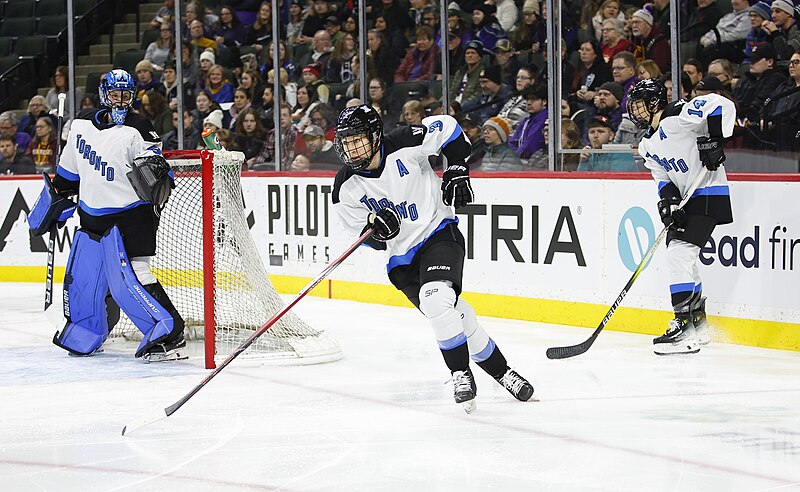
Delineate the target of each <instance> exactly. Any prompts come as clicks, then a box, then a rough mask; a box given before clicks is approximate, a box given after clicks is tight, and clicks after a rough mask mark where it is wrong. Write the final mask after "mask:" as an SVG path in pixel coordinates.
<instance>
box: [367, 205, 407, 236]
mask: <svg viewBox="0 0 800 492" xmlns="http://www.w3.org/2000/svg"><path fill="white" fill-rule="evenodd" d="M367 222H368V225H367V227H372V228H373V229H374V230H375V234H373V235H372V237H373V238H375V239H377V240H378V241H382V242H385V241H388V240H390V239H394V238H396V237H397V235H398V234H400V214H399V213H397V210H395V209H394V208H392V207H387V208H384V209H381V210H380V211H378V213H371V214H369V216H368V217H367Z"/></svg>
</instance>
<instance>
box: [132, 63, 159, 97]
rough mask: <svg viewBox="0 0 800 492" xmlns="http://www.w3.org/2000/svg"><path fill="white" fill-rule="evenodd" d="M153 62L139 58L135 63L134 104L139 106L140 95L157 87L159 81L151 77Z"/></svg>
mask: <svg viewBox="0 0 800 492" xmlns="http://www.w3.org/2000/svg"><path fill="white" fill-rule="evenodd" d="M153 71H154V69H153V64H152V63H150V60H141V61H140V62H139V63H137V64H136V82H137V83H136V102H135V103H134V106H135V107H136V108H139V107H140V105H141V102H142V96H144V93H145V92H147V91H149V90H150V89H158V85H159V81H158V80H157V79H156V78H155V77H153Z"/></svg>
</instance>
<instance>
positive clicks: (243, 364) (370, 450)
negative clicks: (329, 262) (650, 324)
mask: <svg viewBox="0 0 800 492" xmlns="http://www.w3.org/2000/svg"><path fill="white" fill-rule="evenodd" d="M41 304H42V286H41V285H36V284H15V285H10V284H0V307H2V310H1V311H0V312H2V317H1V318H0V490H3V491H39V490H53V491H73V490H74V491H86V490H91V491H111V490H130V491H141V490H148V491H149V490H153V491H162V490H164V491H166V490H169V491H183V490H186V491H227V490H284V491H297V490H312V491H362V490H377V491H393V490H397V491H449V490H453V491H465V490H496V491H517V490H521V491H538V490H543V491H561V490H570V491H572V490H579V491H584V490H585V491H595V490H604V491H661V490H664V491H684V490H687V491H695V490H696V491H718V490H719V491H729V490H730V491H757V490H758V491H768V490H769V491H772V490H780V491H788V490H798V489H800V378H798V376H799V375H800V354H798V353H795V352H785V351H778V350H765V349H755V348H749V347H740V346H734V345H722V344H714V345H711V346H710V347H709V348H704V349H703V350H702V351H701V353H700V354H698V355H696V356H673V357H657V356H655V355H653V353H652V351H651V347H650V344H651V341H650V337H647V336H642V335H631V334H622V333H614V332H607V333H603V334H602V335H601V336H600V338H599V339H598V341H597V343H595V345H594V347H592V349H591V350H590V351H589V352H587V353H586V354H584V355H583V356H580V357H577V358H574V359H570V360H564V361H550V360H548V359H547V358H546V357H545V355H544V353H545V349H546V348H547V347H550V346H555V345H568V344H573V343H577V342H580V341H582V340H584V339H585V338H586V337H587V336H588V335H589V334H590V331H589V330H586V329H579V328H573V327H559V326H553V325H543V324H536V323H524V322H514V321H507V320H497V319H486V318H484V319H482V322H483V324H484V326H485V327H486V329H487V330H488V331H489V333H490V334H491V336H492V337H493V338H494V340H495V341H496V342H497V343H498V345H499V346H500V347H501V349H502V350H503V352H504V353H505V355H506V356H507V358H508V359H509V361H510V364H511V365H512V367H515V368H516V369H517V370H518V371H519V372H520V373H521V374H523V375H525V376H526V377H528V378H529V379H531V381H532V382H533V384H534V387H535V389H536V395H537V396H538V398H540V399H541V401H540V402H536V403H533V402H528V403H521V402H518V401H515V400H513V399H512V398H511V396H510V395H508V394H507V393H506V392H505V390H503V389H502V388H500V387H499V386H498V385H497V384H496V383H494V381H492V380H491V379H490V378H489V377H488V376H487V375H485V374H484V373H482V372H480V370H478V372H476V374H477V382H478V409H477V411H476V412H475V413H474V414H472V415H466V414H465V413H464V412H463V410H462V409H461V407H460V406H457V405H456V404H455V403H453V401H452V388H451V386H450V385H449V384H445V381H446V380H447V378H448V372H447V370H446V368H445V366H444V363H443V361H442V358H441V355H440V354H439V352H438V350H437V348H436V344H435V342H434V339H433V335H432V332H431V329H430V328H429V327H428V325H427V322H426V321H425V319H424V318H423V317H422V316H421V315H420V314H419V313H417V312H416V311H414V310H412V309H405V308H391V307H384V306H373V305H368V304H360V303H355V302H346V301H331V300H324V299H317V298H306V299H304V300H303V301H301V302H300V303H299V304H298V306H297V307H296V310H297V311H298V313H299V314H300V315H301V316H302V317H303V318H305V319H306V320H308V321H309V322H311V323H312V324H313V325H316V326H326V327H327V328H328V329H329V330H330V331H331V332H332V333H333V334H334V335H335V336H336V338H337V339H338V340H339V342H340V343H341V345H342V348H343V350H344V353H345V357H344V359H342V360H341V361H339V362H335V363H331V364H323V365H316V366H294V367H274V366H271V365H265V364H261V363H258V362H256V361H252V360H249V361H248V360H236V361H234V362H233V364H231V365H230V366H229V367H228V369H226V370H225V371H223V372H222V373H221V374H220V375H219V376H218V377H217V378H215V379H214V380H213V381H211V382H210V383H209V384H208V386H206V387H205V388H203V390H201V391H200V392H199V393H198V394H197V395H196V396H195V397H194V398H193V399H191V400H190V401H189V402H188V403H187V404H186V405H185V406H184V407H183V408H181V409H180V410H179V411H178V412H177V413H175V414H174V415H173V416H171V417H170V418H169V419H166V420H164V421H161V422H158V423H156V424H153V425H151V426H149V427H145V428H142V429H140V430H139V431H138V432H137V433H134V434H133V435H130V436H126V437H122V436H121V435H120V431H121V429H122V427H123V426H124V425H125V424H126V422H128V421H131V420H134V419H135V418H136V417H137V416H138V415H140V414H142V413H143V412H152V411H154V410H158V409H159V408H164V407H166V406H168V405H170V404H172V403H173V402H175V401H176V400H178V399H179V398H180V397H181V396H183V395H184V394H185V393H186V392H188V391H189V390H190V389H191V388H192V387H194V385H196V384H197V383H199V382H200V380H201V379H202V378H203V376H204V374H206V371H205V370H204V369H202V367H201V362H200V360H199V359H195V360H192V361H189V362H187V363H171V364H170V363H167V364H150V365H145V364H142V363H140V362H139V361H137V360H135V359H134V358H133V355H132V353H133V350H134V348H135V345H114V346H112V347H110V348H109V349H108V350H107V351H106V352H105V353H104V354H102V355H99V356H97V357H92V358H74V357H68V356H67V355H66V353H65V352H64V351H62V350H61V349H59V348H57V347H56V346H54V345H53V344H52V343H50V341H51V338H52V336H53V328H51V326H50V325H49V324H48V323H47V322H46V321H45V319H44V317H43V315H42V314H41V313H40V310H41Z"/></svg>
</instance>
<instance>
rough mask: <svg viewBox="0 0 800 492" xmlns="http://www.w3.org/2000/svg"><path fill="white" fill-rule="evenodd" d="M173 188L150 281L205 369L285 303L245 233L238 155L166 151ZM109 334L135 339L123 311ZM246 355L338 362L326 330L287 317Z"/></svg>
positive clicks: (337, 352) (163, 215) (136, 333)
mask: <svg viewBox="0 0 800 492" xmlns="http://www.w3.org/2000/svg"><path fill="white" fill-rule="evenodd" d="M165 157H166V158H167V160H168V161H169V163H170V166H171V167H172V170H173V172H174V173H175V185H176V187H175V189H174V190H172V194H171V195H170V198H169V202H168V203H167V205H166V207H165V208H164V210H163V211H162V213H161V222H160V226H159V230H158V236H157V247H158V249H157V253H156V256H155V257H154V258H153V259H152V261H151V264H150V266H151V268H152V270H153V273H154V274H155V276H156V278H158V280H159V282H161V284H162V285H163V286H164V288H165V290H166V291H167V293H168V294H169V296H170V299H172V302H173V303H174V304H175V307H176V309H177V310H178V312H179V313H181V316H183V318H184V320H185V321H186V331H185V334H186V338H187V339H188V340H192V339H203V340H204V343H205V363H206V367H207V368H213V367H215V358H217V360H222V359H224V358H225V357H227V356H228V355H229V354H230V353H231V352H232V351H233V350H234V349H236V348H237V347H238V346H239V345H240V344H241V343H242V342H243V341H244V340H246V339H247V338H248V337H249V336H250V335H252V334H253V332H254V331H255V330H257V329H258V328H259V327H260V326H261V325H262V324H263V323H264V322H266V321H267V319H269V317H270V316H271V315H273V314H274V313H276V312H277V311H278V310H280V309H281V308H282V307H283V306H284V305H285V304H284V303H283V300H282V299H281V298H280V296H279V295H278V292H277V291H276V290H275V288H274V287H273V285H272V283H271V282H270V280H269V276H268V274H267V271H266V268H265V267H264V263H263V261H262V260H261V256H260V255H259V253H258V249H257V248H256V245H255V242H254V241H253V238H252V236H251V235H250V228H249V226H248V223H247V218H246V217H245V210H244V203H243V194H242V186H241V171H242V164H243V162H244V154H242V153H241V152H228V151H205V150H203V151H193V150H190V151H175V152H165ZM122 318H123V319H122V320H120V323H119V324H118V328H115V330H114V333H112V336H122V337H126V338H133V339H135V338H137V337H138V338H139V339H141V335H140V334H139V331H138V330H137V329H136V327H135V326H133V324H132V323H131V322H130V320H128V319H127V318H126V317H125V316H124V314H123V316H122ZM243 355H248V356H251V357H259V358H269V359H283V360H286V361H287V362H290V363H295V364H313V363H320V362H329V361H333V360H337V359H340V358H341V356H342V353H341V349H340V348H339V344H338V343H337V342H336V340H335V339H334V338H333V337H331V336H330V334H328V333H327V332H325V331H320V330H316V329H314V328H312V327H311V326H309V325H308V324H307V323H306V322H304V321H303V320H302V319H300V318H299V317H298V316H297V315H295V314H294V313H293V312H291V311H289V312H288V313H286V314H285V315H284V316H283V317H282V318H281V319H280V320H279V321H278V322H277V323H276V324H275V325H273V326H272V328H270V329H269V330H268V331H267V332H266V333H264V334H263V335H262V336H261V337H260V338H258V339H257V340H256V341H255V343H253V344H252V345H251V346H250V348H249V349H248V351H247V352H246V354H243Z"/></svg>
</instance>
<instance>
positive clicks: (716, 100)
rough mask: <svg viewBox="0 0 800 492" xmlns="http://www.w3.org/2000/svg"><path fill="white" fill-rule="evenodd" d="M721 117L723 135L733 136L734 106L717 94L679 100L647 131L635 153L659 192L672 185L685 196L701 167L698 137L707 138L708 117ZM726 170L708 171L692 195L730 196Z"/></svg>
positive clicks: (721, 168) (726, 136) (722, 168)
mask: <svg viewBox="0 0 800 492" xmlns="http://www.w3.org/2000/svg"><path fill="white" fill-rule="evenodd" d="M709 116H720V117H721V122H722V128H721V130H722V136H723V137H725V138H728V137H730V136H731V135H732V134H733V127H734V124H735V121H736V106H735V105H734V104H733V102H732V101H731V100H730V99H727V98H725V97H723V96H720V95H717V94H707V95H705V96H698V97H695V98H694V99H692V100H691V101H689V102H686V101H678V102H675V103H672V104H670V105H669V106H667V109H666V110H664V112H663V113H662V116H661V120H660V121H659V124H658V128H657V129H656V130H654V131H649V132H648V133H647V135H645V137H644V138H642V141H641V143H640V144H639V149H638V152H639V154H640V155H641V156H642V157H643V158H644V163H645V166H647V168H648V169H649V170H650V171H651V173H652V175H653V179H655V180H656V182H657V183H658V188H659V190H660V189H661V188H663V187H664V186H665V185H666V184H667V183H670V182H672V183H674V184H675V185H676V186H677V187H678V190H680V193H681V195H684V194H686V191H687V190H688V188H689V186H691V184H692V182H694V180H695V178H696V177H697V174H698V173H699V172H700V170H701V169H702V168H703V163H702V161H701V160H700V153H699V151H698V150H697V137H701V136H706V137H707V136H709V131H708V117H709ZM729 194H730V192H729V190H728V178H727V176H726V175H725V168H724V167H720V168H719V169H718V170H716V171H714V172H709V173H708V174H706V177H705V178H703V180H702V182H701V183H700V185H699V186H698V187H697V190H696V191H695V192H694V194H693V195H692V196H703V195H706V196H713V195H729Z"/></svg>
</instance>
